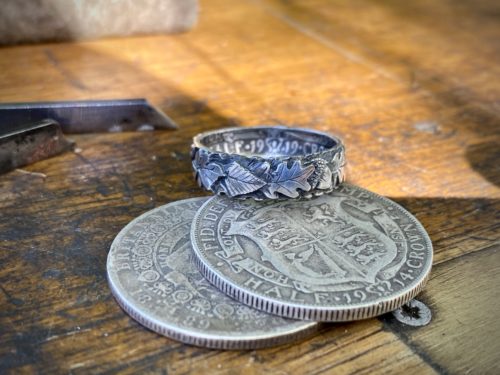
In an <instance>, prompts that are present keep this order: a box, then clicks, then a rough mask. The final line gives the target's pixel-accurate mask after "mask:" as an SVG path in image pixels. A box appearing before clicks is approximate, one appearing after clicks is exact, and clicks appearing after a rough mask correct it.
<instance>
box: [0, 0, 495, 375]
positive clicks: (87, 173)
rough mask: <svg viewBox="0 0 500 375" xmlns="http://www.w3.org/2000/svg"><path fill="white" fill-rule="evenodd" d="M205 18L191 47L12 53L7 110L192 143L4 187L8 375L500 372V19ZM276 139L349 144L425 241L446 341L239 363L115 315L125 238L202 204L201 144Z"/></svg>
mask: <svg viewBox="0 0 500 375" xmlns="http://www.w3.org/2000/svg"><path fill="white" fill-rule="evenodd" d="M201 6H202V11H201V14H200V22H199V25H198V27H197V28H196V29H194V30H193V31H191V32H189V33H187V34H183V35H176V36H151V37H137V38H127V39H116V40H102V41H92V42H84V43H73V44H46V45H37V46H19V47H9V48H2V49H0V100H1V101H5V102H6V101H10V102H12V101H37V100H44V101H47V100H71V99H101V98H102V99H104V98H130V97H146V98H148V99H150V100H151V102H153V103H154V104H156V105H157V106H159V107H160V108H161V109H162V110H164V111H165V112H167V113H168V114H169V115H170V116H171V117H172V118H173V119H175V121H177V122H178V124H179V125H180V129H179V130H177V131H165V132H141V133H126V134H125V133H123V134H119V133H112V134H99V135H97V134H92V135H79V136H74V137H72V138H73V139H74V140H76V142H77V144H78V148H79V150H77V151H78V152H75V153H71V152H70V153H66V154H64V155H61V156H58V157H55V158H52V159H49V160H45V161H42V162H38V163H36V164H32V165H30V166H28V167H26V168H24V171H19V170H18V171H13V172H10V173H8V174H5V175H1V176H0V265H1V266H0V373H2V374H4V373H12V374H18V373H49V374H55V373H75V374H85V373H114V372H117V371H122V372H123V373H156V372H158V373H165V374H167V373H168V374H178V373H193V374H199V373H202V374H203V373H205V374H240V373H248V374H265V373H279V374H293V373H297V374H304V373H308V374H317V373H318V374H319V373H335V374H341V373H366V374H373V373H382V374H389V373H403V372H404V373H405V374H413V373H414V374H427V373H435V372H438V373H456V374H463V373H472V374H498V373H500V319H499V318H498V316H497V312H498V311H499V309H500V293H499V291H498V286H499V285H500V217H499V212H500V189H499V185H500V170H499V166H500V122H499V107H498V98H499V94H500V84H499V81H498V77H499V73H500V69H499V65H498V61H499V55H500V49H499V45H498V40H499V38H500V35H499V27H498V25H499V17H498V15H499V14H500V13H499V12H500V8H499V3H498V2H495V1H492V0H482V1H473V0H467V1H462V2H453V1H452V0H444V1H440V2H437V1H433V0H423V1H419V2H417V1H412V2H403V1H398V0H388V1H384V2H376V1H370V0H353V1H349V2H344V1H327V0H293V1H279V0H254V1H250V0H248V1H238V2H233V1H224V0H207V1H202V3H201ZM277 123H280V124H289V125H298V126H302V127H311V128H316V129H319V130H325V131H330V132H333V133H335V134H337V135H339V136H340V137H342V138H343V139H344V141H345V143H346V145H347V149H348V161H349V180H350V181H351V182H352V183H355V184H358V185H360V186H362V187H365V188H368V189H370V190H372V191H375V192H377V193H379V194H382V195H385V196H388V197H391V198H392V199H394V200H396V201H397V202H399V203H400V204H402V205H403V206H404V207H406V208H407V209H408V210H409V211H411V212H412V213H414V214H415V215H416V216H417V217H418V218H419V219H420V221H421V222H422V223H423V225H424V226H425V227H426V228H427V230H428V232H429V234H430V236H431V238H432V240H433V243H434V248H435V265H434V269H433V273H432V277H431V280H430V282H429V284H428V286H427V288H426V290H425V291H424V292H423V293H422V294H421V295H420V296H419V299H420V300H422V301H423V302H425V303H426V304H427V305H428V306H429V307H430V308H431V310H432V312H433V320H432V322H431V323H430V324H429V325H428V326H426V327H422V328H410V327H408V326H403V325H401V324H400V323H398V322H397V321H395V320H394V319H392V318H391V317H390V316H384V317H381V318H379V319H370V320H366V321H360V322H353V323H349V324H330V325H326V326H325V327H324V328H323V329H322V330H321V332H320V333H319V334H318V335H316V336H314V337H312V338H311V339H309V340H306V341H304V342H301V343H295V344H290V345H285V346H281V347H277V348H272V349H266V350H257V351H249V352H244V351H228V352H223V351H216V350H207V349H203V348H196V347H190V346H186V345H183V344H180V343H177V342H174V341H172V340H170V339H167V338H165V337H162V336H159V335H157V334H155V333H153V332H151V331H148V330H146V329H144V328H142V327H141V326H140V325H139V324H137V323H136V322H135V321H133V320H132V319H130V318H129V317H128V316H127V315H126V314H125V313H124V312H123V311H122V310H121V309H120V308H119V307H118V305H117V304H116V303H115V301H114V299H113V297H112V296H111V293H110V291H109V289H108V285H107V282H106V256H107V253H108V249H109V246H110V244H111V241H112V240H113V238H114V237H115V235H116V234H117V233H118V232H119V230H120V229H121V228H122V227H123V226H124V225H125V224H126V223H127V222H129V221H130V220H131V219H133V218H135V217H136V216H138V215H139V214H141V213H143V212H145V211H147V210H150V209H152V208H153V207H157V206H160V205H163V204H165V203H168V202H171V201H175V200H179V199H184V198H189V197H195V196H200V195H203V194H204V193H203V192H202V191H201V190H200V189H199V188H198V187H197V186H196V184H195V182H194V180H193V178H192V173H191V165H190V159H189V146H190V140H191V138H192V136H193V135H195V134H196V133H198V132H200V131H201V130H207V129H214V128H218V127H222V126H230V125H232V126H246V125H255V124H277ZM26 172H32V173H26Z"/></svg>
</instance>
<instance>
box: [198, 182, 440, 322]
mask: <svg viewBox="0 0 500 375" xmlns="http://www.w3.org/2000/svg"><path fill="white" fill-rule="evenodd" d="M344 191H351V192H354V193H355V194H360V195H363V196H364V197H365V198H366V197H367V198H366V199H367V200H370V199H371V200H372V201H373V202H375V203H374V204H375V205H378V206H381V207H385V208H386V209H387V210H393V211H394V214H393V215H396V216H398V220H400V221H401V222H402V223H405V225H406V228H407V229H405V230H408V231H412V232H408V233H409V234H408V236H409V235H410V233H411V235H414V236H417V237H414V238H418V242H417V243H418V245H419V246H418V248H419V249H422V251H421V252H420V253H419V254H417V253H415V254H413V255H414V256H421V258H422V259H421V260H415V259H412V260H411V261H408V259H409V258H402V259H400V260H399V262H402V266H401V267H400V269H398V273H397V277H393V278H389V279H388V280H387V281H389V282H390V283H392V284H393V285H392V286H390V288H394V287H395V286H396V287H398V285H397V283H401V284H402V285H403V286H402V287H401V288H399V289H398V290H395V291H394V292H391V293H387V294H386V295H385V296H383V297H378V296H377V297H375V296H376V294H374V296H371V295H369V296H370V298H371V299H367V300H366V301H365V302H359V301H356V303H354V302H353V303H350V302H349V303H346V302H345V301H343V300H340V302H336V300H335V299H334V298H336V297H337V296H339V298H342V297H343V293H339V294H337V293H336V292H332V293H330V294H329V295H328V298H329V299H330V300H329V302H328V303H319V302H316V301H314V300H313V301H311V300H310V299H311V298H313V297H312V296H309V297H308V295H307V294H302V297H303V298H305V297H308V298H309V300H308V301H307V302H305V303H303V302H300V303H299V302H295V301H291V300H290V299H289V298H284V297H282V296H281V297H280V298H278V297H277V296H276V294H274V293H276V292H274V293H273V294H272V295H266V294H265V291H263V286H265V287H266V288H268V291H269V290H271V288H270V286H272V287H276V284H272V283H271V282H269V283H267V285H266V283H265V282H263V281H267V280H266V278H265V277H261V278H255V277H254V276H255V272H261V273H263V272H269V274H270V275H272V273H271V272H276V270H277V268H276V267H275V268H273V267H270V266H268V265H266V264H265V262H261V264H259V265H258V267H255V261H258V260H259V259H257V258H258V257H257V258H253V259H251V260H250V261H248V260H246V259H247V258H245V257H248V254H249V253H250V251H249V248H248V247H247V248H243V251H239V252H238V251H231V252H232V253H234V254H237V255H236V256H235V258H233V259H235V261H234V262H233V261H231V260H230V259H231V256H229V255H223V256H222V255H221V256H218V255H217V254H223V252H225V251H226V250H225V249H224V247H223V246H222V245H221V244H222V242H220V241H219V242H217V241H212V240H210V239H209V237H205V238H203V239H202V235H201V234H202V233H203V232H201V230H202V229H203V230H204V231H205V233H206V232H208V230H207V229H206V228H208V227H207V226H203V225H204V224H206V223H208V222H209V221H208V220H205V221H203V220H204V219H203V217H204V216H206V215H207V214H208V213H209V214H210V215H212V216H210V221H213V225H214V226H215V228H214V230H216V231H217V232H218V233H219V232H222V233H223V234H222V235H225V234H224V231H225V230H224V229H221V228H222V227H221V226H220V225H219V224H218V223H219V222H220V221H221V219H217V220H219V221H217V220H216V219H215V216H214V215H219V216H220V217H221V218H223V217H224V215H225V213H227V212H231V210H230V209H227V210H226V211H224V210H225V209H224V206H226V207H235V205H240V206H242V207H244V206H243V205H246V207H247V209H252V208H255V207H258V206H259V205H260V207H262V205H263V203H267V204H268V206H272V207H279V208H283V207H285V206H286V205H289V206H290V205H294V206H296V207H299V208H298V210H299V211H300V210H302V209H304V210H305V209H306V206H307V205H309V206H313V207H314V205H315V204H318V203H321V202H324V201H327V202H328V200H331V201H332V202H333V201H334V200H335V199H337V198H338V197H340V196H341V195H340V194H342V192H344ZM336 197H337V198H336ZM338 199H340V198H338ZM218 202H219V205H217V204H218ZM238 202H240V203H238ZM361 203H362V202H361ZM257 210H258V209H257ZM240 211H241V212H244V211H245V209H240ZM240 211H236V210H235V213H234V215H237V213H238V212H240ZM231 215H233V213H231ZM207 217H208V216H207ZM257 217H258V216H257ZM285 217H286V215H284V214H283V215H281V216H279V217H278V218H277V219H276V220H275V223H277V225H279V223H280V222H281V223H282V222H284V221H285ZM294 220H297V217H295V218H294ZM252 223H255V222H252ZM252 225H253V224H252ZM314 225H315V226H317V225H318V224H314ZM254 227H255V226H254ZM241 228H243V229H244V230H242V231H240V232H239V233H240V235H247V236H252V239H251V240H252V241H255V239H256V236H255V235H254V234H255V233H254V232H252V230H253V229H249V228H250V227H243V226H241ZM293 230H296V231H300V229H299V227H297V228H293ZM231 231H232V232H233V235H234V232H235V230H233V229H231V230H230V231H226V232H225V233H229V232H231ZM291 232H293V231H291ZM224 238H226V237H224ZM191 242H192V245H193V249H194V252H195V254H196V256H197V262H196V263H197V265H198V268H199V269H200V271H201V272H202V274H203V275H204V276H205V277H206V278H207V279H208V280H209V281H210V282H211V283H212V284H213V285H215V286H216V287H217V288H219V289H220V290H222V291H223V292H224V293H226V294H227V295H229V296H231V297H233V298H235V299H237V300H239V301H241V302H243V303H245V304H247V305H249V306H251V307H254V308H256V309H259V310H262V311H265V312H268V313H272V314H277V315H280V316H283V317H287V318H292V319H302V320H315V321H334V322H341V321H352V320H360V319H367V318H370V317H374V316H378V315H381V314H384V313H386V312H389V311H393V310H395V309H396V308H398V307H400V306H402V305H403V304H405V303H406V302H408V301H409V300H411V299H413V298H414V297H415V296H416V295H417V294H418V293H420V291H421V290H422V289H423V288H424V286H425V284H426V282H427V280H428V278H429V273H430V270H431V267H432V243H431V241H430V238H429V236H428V234H427V232H426V231H425V229H424V228H423V227H422V225H421V224H420V223H419V222H418V220H417V219H416V218H415V217H414V216H413V215H411V214H410V213H409V212H408V211H406V210H405V209H404V208H402V207H401V206H400V205H398V204H397V203H395V202H393V201H391V200H389V199H387V198H384V197H381V196H379V195H377V194H375V193H372V192H369V191H367V190H365V189H362V188H359V187H356V186H353V185H350V184H342V185H341V186H340V187H339V188H338V189H336V190H335V191H334V192H332V193H331V194H329V195H324V196H322V197H318V198H314V199H312V200H309V201H301V202H295V201H288V202H287V201H281V202H261V203H258V202H253V201H234V200H233V201H232V200H230V199H228V198H224V197H217V196H215V197H212V198H211V199H210V200H209V201H207V202H206V203H205V204H204V205H203V206H202V207H201V208H200V209H199V210H198V212H197V214H196V216H195V219H194V220H193V225H192V228H191ZM408 243H409V242H408ZM258 248H259V247H258ZM413 248H415V249H416V248H417V246H416V245H415V244H414V246H413ZM260 249H262V247H260ZM333 249H334V251H332V254H333V253H334V252H335V251H337V252H338V251H339V249H336V248H333ZM260 251H262V250H260ZM278 253H279V252H278ZM262 254H263V255H262V258H261V259H263V258H264V255H266V256H267V257H268V258H269V255H271V256H272V255H273V254H272V253H271V251H268V249H267V250H266V253H264V252H262ZM292 255H293V254H292ZM407 255H408V256H410V254H409V252H408V254H407ZM287 256H289V254H287ZM217 257H219V258H217ZM238 257H239V258H238ZM242 258H243V260H242ZM271 258H272V257H271ZM295 259H296V258H295ZM245 262H246V264H247V265H248V264H250V266H248V268H247V269H245V268H244V267H245V264H244V263H245ZM252 262H253V263H252ZM407 262H409V264H410V265H411V266H416V265H417V262H420V263H418V265H419V270H416V269H412V270H410V272H407V271H408V269H410V266H408V265H407ZM252 264H253V265H252ZM266 269H267V270H266ZM269 269H270V270H269ZM235 270H236V271H235ZM242 270H244V271H242ZM259 270H260V271H259ZM262 270H264V271H262ZM245 271H248V272H246V273H245ZM403 271H404V272H403ZM417 271H418V272H417ZM252 272H253V273H252ZM403 274H404V275H403ZM242 275H244V276H242ZM260 276H262V275H260ZM378 276H379V277H380V273H379V275H378ZM252 277H254V279H255V280H253V279H252ZM278 277H279V278H281V280H284V278H285V277H289V275H288V274H283V273H280V272H278V275H277V276H276V278H275V280H274V281H276V280H277V278H278ZM402 277H404V278H406V279H405V280H408V279H409V278H412V280H411V281H409V282H408V283H407V284H405V283H403V282H402V281H401V280H400V278H402ZM269 278H271V276H269ZM250 280H252V281H251V282H250V283H249V281H250ZM291 281H293V282H295V281H296V282H302V280H291ZM245 283H247V285H245ZM382 284H384V283H381V284H380V285H382ZM255 285H258V286H257V289H256V288H255ZM373 285H375V284H373V283H372V284H370V283H368V285H367V286H366V288H369V287H371V286H373ZM377 285H378V284H377ZM380 285H378V286H380ZM372 289H373V288H372ZM280 290H282V291H281V292H280V294H283V295H284V292H283V290H285V291H286V289H285V288H282V289H280ZM346 290H347V289H346ZM358 290H361V291H363V290H364V289H362V288H358V289H356V291H358ZM294 291H295V292H296V293H298V290H297V289H292V291H291V293H292V294H293V292H294ZM340 292H344V290H340ZM372 292H375V293H377V290H371V291H370V293H372ZM363 293H364V297H366V295H367V292H363ZM381 293H382V291H381ZM289 294H290V292H289ZM360 294H361V293H358V295H360ZM319 296H320V297H321V295H319ZM299 297H300V296H299ZM302 297H300V298H302ZM317 297H318V294H316V293H314V298H317ZM352 297H353V294H352V293H351V294H350V297H349V298H351V299H353V298H352ZM372 297H373V298H372ZM300 298H299V299H300ZM321 298H322V297H321ZM360 298H362V296H361V297H360ZM294 299H295V300H297V295H295V297H294ZM332 301H333V302H332Z"/></svg>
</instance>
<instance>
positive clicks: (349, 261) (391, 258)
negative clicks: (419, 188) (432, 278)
mask: <svg viewBox="0 0 500 375" xmlns="http://www.w3.org/2000/svg"><path fill="white" fill-rule="evenodd" d="M191 241H192V243H193V248H194V250H195V254H196V256H197V258H198V261H197V265H198V267H199V269H200V270H201V272H202V273H203V274H204V275H205V276H206V277H207V279H208V280H210V282H211V283H212V284H214V285H215V286H216V287H218V288H219V289H221V290H223V291H224V292H225V293H226V294H228V295H230V296H232V297H233V298H236V299H238V300H240V301H242V302H243V303H245V304H247V305H249V306H252V307H254V308H257V309H259V310H263V311H266V312H269V313H273V314H277V315H280V316H284V317H288V318H295V319H304V320H317V321H350V320H358V319H365V318H369V317H373V316H376V315H380V314H383V313H385V312H388V311H392V310H394V309H396V308H398V307H399V306H401V305H403V304H404V303H406V302H408V301H409V300H411V299H412V298H413V297H415V296H416V295H417V294H418V293H419V292H420V291H421V290H422V288H423V287H424V285H425V283H426V281H427V279H428V276H429V272H430V269H431V265H432V244H431V241H430V239H429V236H428V235H427V233H426V231H425V230H424V228H423V227H422V225H421V224H420V223H419V222H418V221H417V219H416V218H415V217H413V216H412V215H411V214H410V213H408V212H407V211H406V210H405V209H403V208H402V207H401V206H399V205H398V204H396V203H394V202H393V201H391V200H389V199H387V198H384V197H381V196H379V195H377V194H374V193H371V192H369V191H367V190H364V189H361V188H359V187H356V186H353V185H349V184H343V185H341V186H340V187H338V188H337V189H335V190H334V191H333V192H332V193H331V194H328V195H327V194H325V195H323V196H320V197H317V198H313V199H311V200H301V201H280V202H255V201H251V200H245V201H241V200H231V199H228V198H227V197H213V198H211V199H210V200H209V201H207V202H206V203H205V204H204V205H203V206H202V207H201V208H200V210H199V211H198V213H197V214H196V217H195V219H194V222H193V226H192V230H191Z"/></svg>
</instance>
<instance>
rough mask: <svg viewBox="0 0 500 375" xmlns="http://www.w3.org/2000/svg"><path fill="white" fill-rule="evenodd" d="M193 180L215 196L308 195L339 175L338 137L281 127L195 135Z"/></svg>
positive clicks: (340, 178)
mask: <svg viewBox="0 0 500 375" xmlns="http://www.w3.org/2000/svg"><path fill="white" fill-rule="evenodd" d="M191 156H192V164H193V169H194V171H195V178H196V180H197V182H198V184H199V185H200V186H202V187H204V188H205V189H207V190H210V191H212V192H214V193H215V194H218V195H227V196H229V197H238V198H254V199H256V200H271V199H289V198H311V197H313V196H315V195H321V194H324V193H327V192H330V191H331V190H332V189H333V188H335V187H336V186H338V185H339V184H341V183H342V182H343V181H344V179H345V174H344V165H345V149H344V145H343V144H342V141H341V140H340V139H339V138H337V137H333V136H331V135H328V134H326V133H322V132H318V131H315V130H309V129H298V128H288V127H284V126H259V127H247V128H230V129H220V130H216V131H210V132H206V133H201V134H198V135H197V136H195V137H194V138H193V145H192V148H191Z"/></svg>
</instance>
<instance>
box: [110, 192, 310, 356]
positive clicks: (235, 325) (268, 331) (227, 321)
mask: <svg viewBox="0 0 500 375" xmlns="http://www.w3.org/2000/svg"><path fill="white" fill-rule="evenodd" d="M206 199H207V198H193V199H187V200H184V201H178V202H173V203H170V204H167V205H165V206H161V207H158V208H156V209H153V210H151V211H149V212H146V213H145V214H143V215H141V216H139V217H138V218H136V219H134V220H133V221H131V222H130V223H129V224H128V225H127V226H125V227H124V228H123V229H122V230H121V231H120V233H119V234H118V235H117V237H116V238H115V240H114V241H113V243H112V245H111V250H110V252H109V254H108V260H107V275H108V283H109V286H110V289H111V291H112V294H113V295H114V297H115V299H116V301H117V302H118V304H119V305H120V306H121V307H122V309H123V310H124V311H125V312H126V313H127V314H128V315H130V316H131V317H132V318H133V319H135V320H136V321H138V322H139V323H140V324H142V325H143V326H145V327H147V328H149V329H151V330H153V331H155V332H157V333H160V334H162V335H164V336H167V337H170V338H172V339H174V340H177V341H181V342H184V343H187V344H191V345H196V346H202V347H208V348H215V349H256V348H263V347H269V346H275V345H280V344H283V343H288V342H291V341H295V340H298V339H301V338H304V337H306V336H308V335H310V334H311V333H313V332H315V331H316V330H317V329H318V324H317V323H315V322H301V321H294V320H288V319H283V318H280V317H275V316H273V315H268V314H264V313H262V312H260V311H257V310H253V309H250V308H248V307H247V306H246V305H243V304H240V303H238V302H237V301H234V300H232V299H230V298H229V297H227V296H225V295H224V294H222V293H220V292H219V291H218V290H217V289H215V288H214V287H213V286H212V285H211V284H209V283H208V281H206V280H205V279H204V278H203V276H202V275H201V274H200V273H199V271H198V270H197V268H196V266H195V265H194V263H192V262H191V263H190V264H189V266H187V265H186V262H184V263H181V264H183V266H184V269H183V271H185V274H186V275H187V276H186V277H187V278H188V280H189V282H190V283H195V282H196V286H197V290H198V291H199V292H201V293H203V298H198V299H196V298H193V296H192V295H190V292H189V290H188V289H186V288H185V286H186V285H185V284H182V285H180V289H178V290H175V291H169V292H170V293H167V295H166V298H169V299H175V300H176V301H177V305H175V306H164V307H162V308H158V307H157V306H156V305H155V304H154V302H156V303H157V302H158V301H160V299H161V298H157V294H156V293H157V292H158V290H156V289H155V292H154V293H153V292H149V291H148V289H147V288H144V286H143V285H148V286H149V287H150V288H153V287H154V285H155V284H156V283H158V282H162V281H164V280H165V279H167V280H168V278H166V277H165V275H164V274H163V273H162V269H161V267H159V266H158V264H159V262H157V260H158V259H160V257H159V255H160V254H166V252H164V250H166V249H167V250H169V251H170V250H172V252H171V253H170V254H173V255H174V256H175V255H176V254H177V255H178V254H180V256H181V258H180V259H182V255H183V253H182V251H187V250H189V251H192V250H191V249H186V248H185V247H182V246H181V247H180V248H179V247H177V250H175V249H176V246H177V245H175V244H174V243H171V241H172V240H170V239H169V240H167V239H166V238H171V237H172V238H181V239H183V238H184V237H186V238H185V239H186V240H187V241H189V227H190V225H191V220H192V217H194V214H195V212H196V209H198V208H199V207H200V206H201V205H202V203H203V202H205V201H206ZM176 207H177V208H179V210H178V211H177V212H175V214H174V215H171V216H172V219H175V220H177V223H176V224H174V225H172V224H169V221H168V220H165V214H168V213H169V211H170V210H173V209H174V208H176ZM182 215H184V216H183V217H180V216H182ZM179 217H180V218H179ZM190 218H191V220H190ZM161 220H163V221H164V222H165V224H166V226H165V227H164V228H162V230H161V231H160V230H158V229H159V228H161V227H160V226H158V225H157V224H159V223H160V222H161ZM145 227H146V229H144V228H145ZM182 228H185V233H181V232H180V231H182ZM141 231H142V232H141ZM172 232H177V234H173V235H170V233H172ZM152 233H154V234H155V235H157V237H156V240H155V244H154V245H150V249H151V251H148V252H144V251H143V252H142V253H141V252H139V254H137V253H136V251H134V250H136V249H137V247H140V246H143V245H142V244H138V243H139V242H140V241H141V238H142V237H147V238H148V240H150V239H151V237H149V236H151V235H152ZM139 234H140V236H139ZM137 236H139V237H137ZM166 236H167V237H166ZM134 241H135V242H134ZM169 241H170V242H169ZM179 243H180V242H179ZM187 243H189V242H187ZM164 245H165V246H164ZM127 255H130V260H126V258H127ZM145 256H149V257H148V258H145ZM144 259H147V260H149V259H153V262H156V263H155V264H156V265H155V266H153V267H150V263H153V262H145V263H144V262H143V261H144ZM141 261H142V262H143V263H144V264H145V267H146V268H147V267H150V268H148V269H146V270H142V269H140V268H138V270H135V269H133V267H134V265H133V263H134V262H136V263H137V264H139V263H140V264H141V265H142V264H143V263H141ZM163 262H165V264H167V262H166V261H165V260H163ZM168 264H169V265H168V266H165V267H167V268H170V265H172V262H170V263H168ZM173 264H174V265H175V264H176V263H173ZM124 265H127V266H126V267H125V266H124ZM165 267H164V268H165ZM127 268H132V270H127ZM124 272H125V273H124ZM193 275H194V276H193ZM167 276H168V275H167ZM177 277H178V278H179V275H177ZM181 280H182V278H181ZM178 282H179V283H180V281H178ZM139 289H140V290H141V292H140V293H137V290H139ZM212 293H213V294H212ZM191 294H192V293H191ZM207 296H209V297H210V298H208V297H207ZM214 296H215V297H214ZM205 297H206V298H205ZM141 300H142V301H143V302H144V303H141ZM195 300H196V301H195ZM192 301H195V302H197V304H193V303H191V304H190V302H192ZM150 302H151V303H150ZM160 302H161V301H160ZM148 303H149V304H148ZM208 304H213V307H214V308H213V309H212V310H206V312H207V313H210V314H212V315H217V316H219V317H220V318H213V317H212V318H211V319H213V320H212V321H210V323H211V324H214V323H215V324H217V326H216V327H215V328H213V329H212V328H210V329H209V328H200V327H199V326H198V327H191V326H189V325H188V324H187V323H186V322H187V321H188V320H190V321H191V322H193V323H196V322H197V321H198V322H200V321H202V319H203V318H204V316H203V315H201V314H199V313H197V312H196V311H195V312H192V311H193V309H194V308H206V306H205V305H208ZM151 306H152V307H151ZM170 307H177V308H178V312H177V313H175V314H174V313H173V312H170ZM155 309H156V310H155ZM162 309H163V310H162ZM188 309H191V310H188ZM240 310H241V311H242V312H243V313H245V314H247V315H249V316H250V318H248V317H245V316H241V315H238V314H237V313H238V312H239V311H240ZM177 316H181V317H182V319H181V320H180V321H177V322H176V321H175V317H177Z"/></svg>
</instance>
